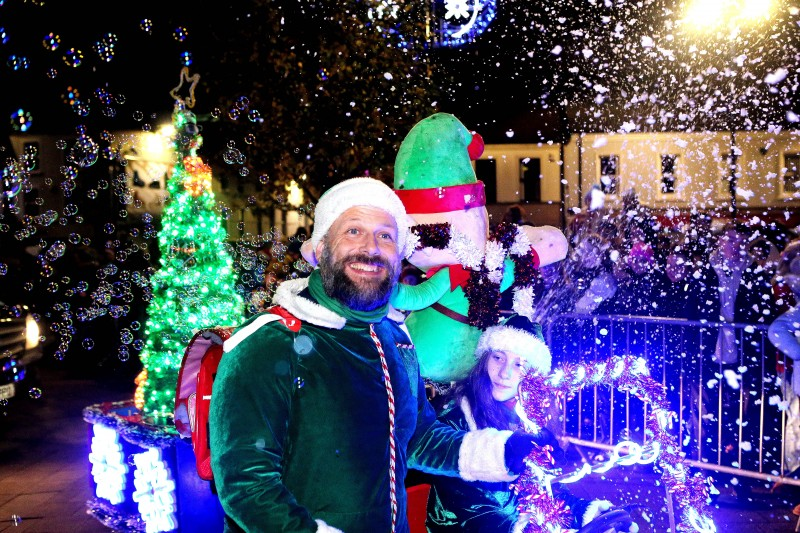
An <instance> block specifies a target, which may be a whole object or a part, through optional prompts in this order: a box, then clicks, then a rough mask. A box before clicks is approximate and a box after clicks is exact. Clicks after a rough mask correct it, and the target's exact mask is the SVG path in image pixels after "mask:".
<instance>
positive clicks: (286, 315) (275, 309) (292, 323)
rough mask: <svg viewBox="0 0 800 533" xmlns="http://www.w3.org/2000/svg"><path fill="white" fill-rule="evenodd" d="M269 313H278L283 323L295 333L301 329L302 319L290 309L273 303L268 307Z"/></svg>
mask: <svg viewBox="0 0 800 533" xmlns="http://www.w3.org/2000/svg"><path fill="white" fill-rule="evenodd" d="M267 312H268V313H272V314H273V315H278V316H280V317H281V323H282V324H283V325H284V326H286V327H287V328H289V329H290V330H291V331H293V332H294V333H297V332H298V331H300V328H301V327H302V325H303V323H302V322H301V321H300V319H299V318H297V317H296V316H294V315H293V314H291V313H290V312H289V311H287V310H286V309H284V308H283V307H281V306H279V305H273V306H272V307H270V308H269V309H267Z"/></svg>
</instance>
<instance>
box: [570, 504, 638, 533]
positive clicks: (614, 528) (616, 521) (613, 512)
mask: <svg viewBox="0 0 800 533" xmlns="http://www.w3.org/2000/svg"><path fill="white" fill-rule="evenodd" d="M638 531H639V525H638V524H637V523H636V522H634V521H633V518H631V515H630V513H629V512H628V510H627V509H626V508H624V507H610V508H609V509H608V510H605V511H601V513H600V514H599V515H597V516H596V517H595V518H594V519H593V520H592V521H591V522H589V523H588V524H586V525H585V526H583V527H582V528H581V529H580V530H579V532H578V533H608V532H617V533H638Z"/></svg>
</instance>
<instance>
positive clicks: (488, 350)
mask: <svg viewBox="0 0 800 533" xmlns="http://www.w3.org/2000/svg"><path fill="white" fill-rule="evenodd" d="M475 357H476V358H477V363H476V364H475V365H474V367H473V368H472V370H471V371H470V373H469V375H468V376H467V377H466V378H465V379H464V380H462V381H460V382H458V384H457V385H456V387H455V389H454V391H453V397H452V400H451V401H450V402H449V403H448V405H447V406H446V407H445V410H444V411H443V413H442V414H441V415H440V416H439V419H440V420H442V421H444V422H445V423H447V424H449V425H450V426H452V427H454V428H457V429H463V430H474V429H483V428H495V429H497V430H498V431H504V432H527V433H529V434H532V435H533V437H534V440H535V441H536V443H537V444H538V445H539V447H540V448H542V449H543V450H545V453H546V454H548V455H549V457H550V460H551V461H552V463H553V465H554V466H558V465H560V464H562V463H563V462H564V461H565V457H564V452H563V450H562V449H561V447H560V446H559V444H558V441H557V440H556V438H555V435H553V433H552V432H551V431H550V430H548V429H546V428H542V427H537V426H536V425H535V423H533V422H531V421H530V420H527V418H526V417H525V416H524V410H522V409H521V406H518V397H517V394H518V393H517V388H518V386H519V384H520V381H521V380H522V378H523V376H524V375H525V373H526V372H538V373H541V374H548V373H549V372H550V364H551V358H550V350H549V349H548V348H547V345H546V344H545V343H544V341H543V339H542V334H541V328H540V327H539V325H538V324H532V323H531V322H530V321H529V320H528V319H527V318H525V317H523V316H519V315H515V316H513V317H511V318H510V319H508V320H507V321H506V322H505V323H504V324H502V325H498V326H493V327H490V328H488V329H487V330H486V331H485V332H484V333H483V334H482V335H481V337H480V339H479V341H478V346H477V348H476V350H475ZM520 413H522V417H521V416H520ZM523 468H524V466H523V465H522V464H520V465H514V466H512V470H513V471H515V472H517V473H518V472H520V471H521V470H522V469H523ZM425 482H426V483H430V485H431V491H430V496H429V498H428V516H427V524H426V525H427V528H428V531H429V532H430V533H438V532H449V531H453V532H455V531H459V532H467V533H470V532H472V533H488V532H492V533H517V532H522V531H523V530H524V528H525V526H526V525H527V524H528V521H529V519H530V517H529V516H528V515H525V514H520V513H519V511H518V510H517V505H518V496H517V494H515V493H514V491H513V490H512V488H511V485H510V484H509V483H507V482H497V483H490V482H481V481H466V480H464V479H461V478H453V477H450V478H446V477H443V476H429V477H427V478H426V479H425ZM553 495H554V497H555V498H556V499H557V500H560V501H561V502H563V503H564V506H563V509H564V511H563V513H564V515H562V516H564V517H565V523H566V522H567V521H568V523H569V524H570V525H569V527H571V528H575V529H577V528H580V527H582V526H584V525H586V524H588V523H589V522H591V521H592V520H593V519H594V518H596V517H597V516H599V515H600V514H602V513H604V512H606V511H608V510H609V509H611V503H610V502H608V501H605V500H591V501H590V500H585V499H581V498H578V497H576V496H574V495H572V494H570V493H569V492H568V491H567V490H566V489H564V488H563V487H561V486H557V485H556V486H554V487H553ZM566 513H569V515H568V516H567V515H566ZM627 527H628V529H627V531H630V532H634V531H638V526H637V525H636V524H635V523H633V522H632V521H630V523H629V524H627Z"/></svg>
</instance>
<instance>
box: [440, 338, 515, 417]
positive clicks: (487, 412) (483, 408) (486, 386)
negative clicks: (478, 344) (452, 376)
mask: <svg viewBox="0 0 800 533" xmlns="http://www.w3.org/2000/svg"><path fill="white" fill-rule="evenodd" d="M491 354H492V352H491V351H488V352H486V353H485V354H483V356H481V358H480V359H479V360H478V362H477V364H475V366H474V367H472V370H471V371H470V373H469V374H468V375H467V377H466V378H464V379H463V380H462V381H460V382H459V383H458V384H457V385H456V388H455V391H454V396H455V400H456V406H458V404H459V403H460V402H461V398H466V399H467V401H468V402H469V406H470V408H472V416H473V417H474V418H475V424H476V425H477V426H478V429H484V428H495V429H510V425H511V423H512V419H513V418H514V415H513V411H511V410H510V409H509V408H508V407H506V406H505V405H503V404H502V403H501V402H498V401H497V400H495V399H494V397H493V396H492V381H491V379H489V371H488V370H487V365H488V361H489V357H491Z"/></svg>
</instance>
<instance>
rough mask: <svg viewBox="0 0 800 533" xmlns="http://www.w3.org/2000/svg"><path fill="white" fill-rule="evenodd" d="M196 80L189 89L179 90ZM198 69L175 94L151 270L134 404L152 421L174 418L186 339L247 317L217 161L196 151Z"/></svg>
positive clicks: (185, 76)
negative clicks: (169, 164) (217, 182)
mask: <svg viewBox="0 0 800 533" xmlns="http://www.w3.org/2000/svg"><path fill="white" fill-rule="evenodd" d="M184 81H191V82H192V85H191V88H190V96H189V98H187V99H186V100H183V99H181V98H180V97H179V96H177V92H178V90H179V89H180V87H181V85H183V82H184ZM197 81H198V76H197V75H195V76H192V77H190V76H188V71H187V70H186V69H185V68H184V69H183V71H182V72H181V85H179V86H178V87H176V88H175V89H173V91H172V92H171V93H170V94H171V95H172V96H173V98H175V100H176V103H175V108H174V111H173V114H172V121H173V125H174V126H175V131H176V134H175V137H174V139H173V148H174V151H175V154H176V164H175V166H174V167H173V169H172V175H171V177H170V179H169V180H168V182H167V192H168V193H169V200H168V201H167V203H166V205H165V207H164V212H163V215H162V219H161V222H162V228H161V231H159V233H158V247H159V250H160V252H161V258H160V263H161V267H160V268H159V270H158V271H156V272H155V274H153V276H152V278H151V285H152V292H153V297H152V299H151V300H150V303H149V304H148V307H147V315H148V319H147V323H146V325H145V332H144V337H145V346H144V349H143V350H142V354H141V359H142V362H143V364H144V370H142V373H141V374H140V375H139V376H138V377H137V379H136V382H137V389H136V392H135V394H134V401H135V405H136V407H137V408H138V409H140V410H142V416H143V419H144V420H145V421H146V422H148V423H151V424H169V423H171V421H172V412H173V409H174V401H175V387H176V384H177V381H178V372H179V369H180V364H181V359H182V357H183V352H184V350H185V348H186V344H187V343H188V342H189V341H190V340H191V338H192V335H193V334H194V332H195V331H196V330H198V329H199V328H203V327H212V326H226V325H229V326H233V325H237V324H239V323H241V322H242V321H243V320H244V302H243V300H242V297H241V296H240V295H239V294H238V293H237V292H236V290H235V283H236V273H235V270H234V267H233V258H232V257H231V254H230V253H229V252H228V250H227V246H226V240H227V233H226V231H225V228H224V226H223V225H222V222H221V217H220V216H219V214H218V213H217V212H216V211H215V203H216V202H215V198H214V193H213V191H212V190H211V168H210V167H209V166H208V165H206V164H205V163H203V161H202V159H200V158H199V157H198V156H197V154H196V151H197V150H198V149H199V148H200V146H201V144H202V137H201V136H200V133H199V128H198V127H197V119H196V117H195V115H194V113H192V112H191V111H190V110H189V109H188V107H191V105H190V104H193V103H194V94H193V93H194V87H195V85H196V84H197Z"/></svg>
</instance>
